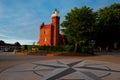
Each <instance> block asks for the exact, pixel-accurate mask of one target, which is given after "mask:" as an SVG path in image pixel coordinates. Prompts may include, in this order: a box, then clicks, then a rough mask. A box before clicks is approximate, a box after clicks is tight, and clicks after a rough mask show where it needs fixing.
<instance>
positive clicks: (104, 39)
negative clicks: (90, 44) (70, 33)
mask: <svg viewBox="0 0 120 80" xmlns="http://www.w3.org/2000/svg"><path fill="white" fill-rule="evenodd" d="M96 24H97V30H96V31H98V35H97V36H98V37H96V39H97V43H98V45H101V46H103V47H106V46H110V45H111V44H114V43H116V42H118V41H120V35H118V34H120V4H116V3H115V4H112V5H110V6H107V7H105V8H102V9H99V10H98V11H97V20H96Z"/></svg>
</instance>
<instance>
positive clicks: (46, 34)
mask: <svg viewBox="0 0 120 80" xmlns="http://www.w3.org/2000/svg"><path fill="white" fill-rule="evenodd" d="M51 18H52V22H51V24H44V22H43V23H42V24H41V25H40V39H39V41H38V42H37V44H38V45H41V46H44V45H46V46H51V45H53V46H56V45H57V44H59V42H60V38H61V37H60V34H59V21H60V16H59V12H58V10H57V9H55V10H54V11H53V13H52V16H51Z"/></svg>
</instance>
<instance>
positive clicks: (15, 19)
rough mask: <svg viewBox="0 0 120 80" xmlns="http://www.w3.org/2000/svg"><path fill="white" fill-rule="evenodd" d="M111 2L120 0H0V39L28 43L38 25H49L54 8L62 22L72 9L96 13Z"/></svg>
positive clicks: (37, 29) (35, 38)
mask: <svg viewBox="0 0 120 80" xmlns="http://www.w3.org/2000/svg"><path fill="white" fill-rule="evenodd" d="M113 3H120V0H0V40H4V41H5V42H7V43H14V42H16V41H18V42H20V43H21V44H32V43H33V42H34V41H35V42H37V41H38V40H39V26H40V24H41V23H42V22H43V21H44V22H45V23H51V14H52V12H53V10H54V9H55V8H57V9H58V10H59V12H60V17H61V20H60V21H61V22H62V21H63V20H64V16H65V15H66V13H68V12H69V11H70V10H71V9H72V8H74V7H79V8H80V7H82V6H87V7H91V8H93V10H94V11H96V10H98V9H99V8H103V7H105V6H108V5H111V4H113Z"/></svg>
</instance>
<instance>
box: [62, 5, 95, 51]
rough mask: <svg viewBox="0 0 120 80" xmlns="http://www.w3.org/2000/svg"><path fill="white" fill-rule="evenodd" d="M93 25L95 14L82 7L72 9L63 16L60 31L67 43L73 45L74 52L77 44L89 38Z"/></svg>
mask: <svg viewBox="0 0 120 80" xmlns="http://www.w3.org/2000/svg"><path fill="white" fill-rule="evenodd" d="M94 23H95V14H94V12H93V11H92V9H91V8H89V7H86V6H83V7H82V8H77V7H75V8H73V9H72V10H71V11H70V12H69V13H67V15H66V16H65V20H64V21H63V22H62V24H61V26H62V27H63V28H64V29H63V30H62V31H63V33H64V34H65V35H66V36H67V39H68V42H71V43H72V42H73V43H74V44H75V50H74V51H75V52H76V51H77V46H78V44H81V42H85V41H87V40H88V39H89V38H90V33H91V32H92V31H93V25H94Z"/></svg>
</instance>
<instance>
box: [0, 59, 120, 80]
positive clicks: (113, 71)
mask: <svg viewBox="0 0 120 80" xmlns="http://www.w3.org/2000/svg"><path fill="white" fill-rule="evenodd" d="M0 80H120V64H115V63H111V62H105V61H94V60H78V59H73V60H71V59H62V60H49V61H40V62H32V63H28V64H22V65H18V66H15V67H13V68H10V69H8V70H6V71H4V72H3V73H1V74H0Z"/></svg>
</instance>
